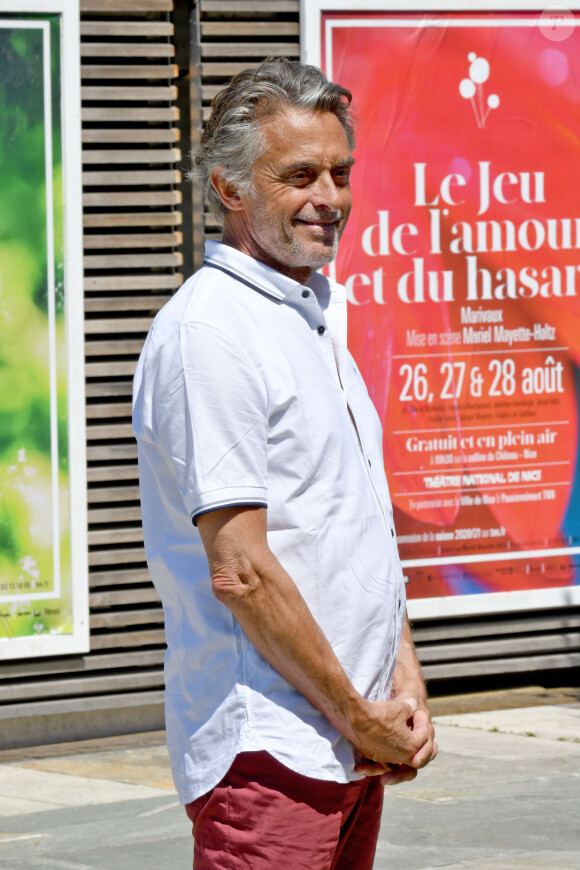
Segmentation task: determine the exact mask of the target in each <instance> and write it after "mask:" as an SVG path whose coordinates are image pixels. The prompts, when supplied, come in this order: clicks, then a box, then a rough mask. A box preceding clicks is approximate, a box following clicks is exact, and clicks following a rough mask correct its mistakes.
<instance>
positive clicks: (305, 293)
mask: <svg viewBox="0 0 580 870" xmlns="http://www.w3.org/2000/svg"><path fill="white" fill-rule="evenodd" d="M309 296H310V293H309V292H308V290H303V291H302V298H303V299H308V297H309Z"/></svg>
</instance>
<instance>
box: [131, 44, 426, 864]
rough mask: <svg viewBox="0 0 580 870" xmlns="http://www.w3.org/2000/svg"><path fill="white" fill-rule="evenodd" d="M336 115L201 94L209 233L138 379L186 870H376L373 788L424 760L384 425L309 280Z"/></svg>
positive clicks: (346, 101) (298, 95)
mask: <svg viewBox="0 0 580 870" xmlns="http://www.w3.org/2000/svg"><path fill="white" fill-rule="evenodd" d="M350 101H351V95H350V93H349V92H348V91H347V90H345V89H344V88H341V87H340V86H338V85H336V84H332V83H330V82H328V81H327V80H326V79H325V77H324V76H323V75H322V73H321V72H320V71H319V70H317V69H315V68H313V67H308V66H304V65H301V64H298V63H293V62H289V61H286V60H282V59H273V60H269V61H266V62H264V63H263V64H262V65H261V66H260V67H259V68H258V69H255V70H249V71H246V72H243V73H241V74H240V75H238V76H236V78H235V79H234V80H233V81H232V82H231V84H230V85H229V86H228V87H227V88H225V89H224V90H223V91H222V92H221V93H220V94H218V96H217V97H216V99H215V101H214V105H213V111H212V116H211V119H210V121H209V123H208V125H207V128H206V130H205V132H204V134H203V137H202V141H201V144H200V147H199V149H198V152H197V157H196V161H197V174H198V177H199V180H200V181H201V183H202V184H203V185H204V187H205V190H206V193H207V195H208V198H209V202H210V204H211V206H212V208H213V210H214V212H215V214H216V215H217V216H218V217H219V218H220V219H221V220H223V228H224V231H223V238H222V241H221V243H216V242H210V243H208V246H207V248H206V259H205V262H204V266H203V268H201V269H200V270H199V271H198V272H197V273H196V274H195V275H194V276H193V277H192V278H190V279H189V281H187V282H186V283H185V284H184V286H183V287H182V288H181V290H179V292H178V293H177V294H176V295H175V297H174V298H173V299H172V300H171V301H170V302H169V303H168V304H167V305H166V306H165V308H164V309H163V310H162V311H161V312H160V313H159V315H158V316H157V318H156V320H155V323H154V325H153V327H152V329H151V332H150V334H149V336H148V338H147V342H146V344H145V347H144V349H143V353H142V355H141V359H140V361H139V366H138V369H137V373H136V376H135V389H134V428H135V432H136V435H137V439H138V443H139V463H140V478H141V499H142V509H143V527H144V532H145V544H146V549H147V557H148V562H149V566H150V571H151V575H152V577H153V580H154V582H155V584H156V586H157V588H158V589H159V592H160V594H161V597H162V599H163V605H164V609H165V616H166V634H167V644H168V650H167V659H166V722H167V736H168V743H169V749H170V755H171V760H172V767H173V774H174V780H175V784H176V787H177V789H178V791H179V794H180V798H181V800H182V802H183V803H184V804H185V805H186V809H187V812H188V815H189V817H190V819H191V820H192V822H193V826H194V838H195V847H194V867H195V868H196V870H205V868H208V870H209V868H213V870H215V868H224V870H225V868H233V870H238V868H240V870H241V868H242V867H243V868H250V870H266V868H275V867H276V868H277V867H278V866H280V865H281V864H282V862H284V863H285V864H286V865H287V866H289V867H291V868H292V870H300V868H304V870H329V868H335V870H346V868H357V870H367V868H368V870H370V868H371V867H372V864H373V856H374V851H375V846H376V840H377V836H378V830H379V822H380V813H381V802H382V792H383V785H385V784H389V783H396V782H401V781H403V780H407V779H412V778H413V777H415V776H416V774H417V770H418V769H419V768H421V767H423V766H424V765H426V764H427V763H428V762H429V761H431V760H432V759H433V758H434V757H435V755H436V752H437V747H436V744H435V743H434V742H433V728H432V725H431V720H430V717H429V712H428V709H427V705H426V694H425V688H424V683H423V680H422V677H421V671H420V668H419V665H418V662H417V659H416V657H415V653H414V649H413V643H412V640H411V635H410V630H409V625H408V622H407V620H406V616H405V589H404V582H403V577H402V572H401V567H400V563H399V558H398V554H397V548H396V542H395V532H394V528H393V513H392V506H391V501H390V497H389V491H388V486H387V481H386V477H385V473H384V468H383V460H382V446H381V441H382V433H381V428H380V424H379V421H378V417H377V414H376V412H375V410H374V408H373V406H372V403H371V401H370V399H369V396H368V393H367V391H366V388H365V386H364V383H363V381H362V378H361V376H360V374H359V372H358V369H357V367H356V364H355V363H354V360H353V359H352V357H351V356H350V355H349V353H348V350H347V347H346V298H345V291H344V288H342V287H341V286H340V285H338V284H335V283H334V282H332V281H330V280H328V279H327V278H325V277H323V276H322V275H321V274H320V273H319V272H317V270H318V269H319V268H320V267H321V266H323V265H325V264H326V263H329V262H330V261H331V260H332V259H333V258H334V256H335V254H336V250H337V245H338V241H339V239H340V235H341V233H342V231H343V229H344V226H345V224H346V221H347V219H348V216H349V212H350V208H351V191H350V181H349V179H350V173H351V169H352V166H353V163H354V160H353V157H352V150H353V146H354V136H353V130H352V124H351V118H350V108H349V107H350ZM196 527H197V528H196ZM204 554H205V558H203V556H204ZM206 560H207V561H206Z"/></svg>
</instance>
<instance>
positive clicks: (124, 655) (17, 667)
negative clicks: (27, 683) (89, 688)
mask: <svg viewBox="0 0 580 870" xmlns="http://www.w3.org/2000/svg"><path fill="white" fill-rule="evenodd" d="M164 657H165V650H163V649H149V650H146V649H138V650H136V651H135V652H127V651H123V652H121V653H95V652H93V653H89V654H87V655H83V656H74V657H72V656H67V657H66V658H64V659H63V658H58V659H28V660H26V659H25V660H23V661H3V662H2V668H1V669H0V680H8V679H22V678H27V677H41V676H48V675H50V674H65V673H67V672H70V673H72V674H75V673H76V674H78V673H87V675H89V676H92V673H93V672H94V671H106V670H119V669H120V668H123V667H125V668H151V667H155V666H157V665H162V664H163V659H164ZM61 679H62V678H61Z"/></svg>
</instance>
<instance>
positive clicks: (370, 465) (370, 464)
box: [368, 459, 372, 468]
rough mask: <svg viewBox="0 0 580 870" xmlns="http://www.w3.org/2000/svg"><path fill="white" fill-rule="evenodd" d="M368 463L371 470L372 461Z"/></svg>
mask: <svg viewBox="0 0 580 870" xmlns="http://www.w3.org/2000/svg"><path fill="white" fill-rule="evenodd" d="M368 463H369V468H371V467H372V462H371V461H370V459H369V460H368Z"/></svg>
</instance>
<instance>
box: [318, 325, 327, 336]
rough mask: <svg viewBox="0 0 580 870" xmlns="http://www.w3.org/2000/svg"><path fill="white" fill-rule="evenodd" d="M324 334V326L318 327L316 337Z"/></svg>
mask: <svg viewBox="0 0 580 870" xmlns="http://www.w3.org/2000/svg"><path fill="white" fill-rule="evenodd" d="M325 332H326V329H325V328H324V326H319V327H318V335H324V333H325Z"/></svg>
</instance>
